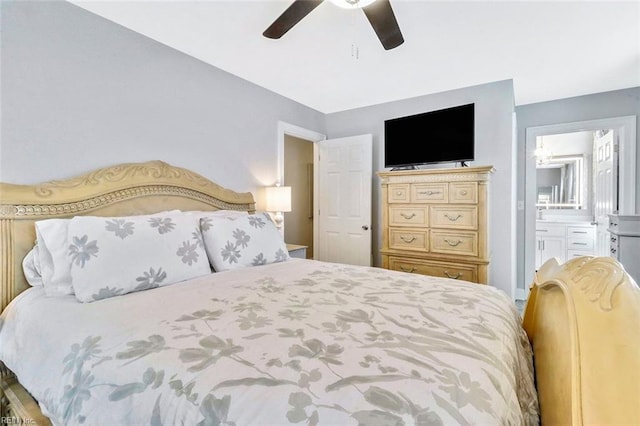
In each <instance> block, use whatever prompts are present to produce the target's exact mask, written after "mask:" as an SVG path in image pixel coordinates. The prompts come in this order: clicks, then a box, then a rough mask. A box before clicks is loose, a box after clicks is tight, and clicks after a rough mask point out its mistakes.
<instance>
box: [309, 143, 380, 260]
mask: <svg viewBox="0 0 640 426" xmlns="http://www.w3.org/2000/svg"><path fill="white" fill-rule="evenodd" d="M315 147H316V161H317V168H316V169H317V171H318V174H317V180H316V182H318V184H317V185H316V190H317V200H318V203H317V206H318V208H317V209H316V214H317V218H318V219H317V220H318V235H317V238H316V242H317V244H316V254H315V256H314V258H315V259H317V260H324V261H327V262H337V263H347V264H351V265H366V266H369V265H371V180H372V173H373V151H372V136H371V135H360V136H352V137H347V138H340V139H328V140H325V141H320V142H317V143H316V144H315Z"/></svg>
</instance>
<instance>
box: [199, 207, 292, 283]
mask: <svg viewBox="0 0 640 426" xmlns="http://www.w3.org/2000/svg"><path fill="white" fill-rule="evenodd" d="M200 228H201V229H202V237H203V239H204V245H205V249H206V251H207V256H209V262H211V265H212V266H213V269H215V270H216V271H217V272H220V271H226V270H230V269H238V268H244V267H247V266H258V265H265V264H268V263H275V262H283V261H285V260H289V259H290V258H289V252H288V251H287V245H286V244H285V242H284V239H283V238H282V234H280V231H278V229H277V228H276V226H275V224H274V223H273V222H272V221H271V218H270V217H269V215H268V214H267V213H257V214H250V215H244V216H239V217H236V218H229V217H227V218H225V217H216V216H205V217H203V218H201V219H200Z"/></svg>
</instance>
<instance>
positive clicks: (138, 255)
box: [66, 215, 211, 302]
mask: <svg viewBox="0 0 640 426" xmlns="http://www.w3.org/2000/svg"><path fill="white" fill-rule="evenodd" d="M67 244H68V245H67V253H66V254H67V259H68V261H69V262H70V263H71V270H70V273H71V282H72V284H73V289H74V292H75V295H76V298H77V299H78V300H79V301H81V302H93V301H95V300H100V299H106V298H108V297H113V296H119V295H122V294H127V293H131V292H134V291H141V290H148V289H151V288H155V287H160V286H165V285H169V284H173V283H176V282H180V281H184V280H187V279H190V278H194V277H199V276H202V275H207V274H210V273H211V267H210V265H209V262H208V260H207V255H206V253H205V251H204V245H203V242H202V234H201V233H200V227H199V223H198V218H197V217H194V216H190V215H167V216H161V215H153V216H129V217H83V216H78V217H74V218H73V219H72V220H71V222H70V223H69V228H68V232H67Z"/></svg>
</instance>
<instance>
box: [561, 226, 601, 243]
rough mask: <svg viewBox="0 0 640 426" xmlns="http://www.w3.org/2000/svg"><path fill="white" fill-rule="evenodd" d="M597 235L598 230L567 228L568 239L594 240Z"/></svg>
mask: <svg viewBox="0 0 640 426" xmlns="http://www.w3.org/2000/svg"><path fill="white" fill-rule="evenodd" d="M595 235H596V228H592V227H580V226H567V238H583V239H591V240H593V239H594V238H595Z"/></svg>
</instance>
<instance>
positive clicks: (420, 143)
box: [384, 104, 475, 168]
mask: <svg viewBox="0 0 640 426" xmlns="http://www.w3.org/2000/svg"><path fill="white" fill-rule="evenodd" d="M474 130H475V126H474V104H467V105H460V106H455V107H452V108H446V109H441V110H437V111H429V112H425V113H421V114H416V115H410V116H407V117H399V118H393V119H389V120H386V121H385V122H384V166H385V167H391V168H411V167H415V166H416V165H420V164H433V163H456V162H460V163H462V165H465V164H464V162H465V161H473V160H474V133H475V132H474Z"/></svg>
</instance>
